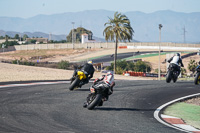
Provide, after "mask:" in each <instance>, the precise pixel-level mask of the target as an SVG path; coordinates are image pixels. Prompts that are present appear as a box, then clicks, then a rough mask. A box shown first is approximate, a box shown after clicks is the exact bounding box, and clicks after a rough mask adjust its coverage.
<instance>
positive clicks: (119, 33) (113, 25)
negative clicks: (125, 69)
mask: <svg viewBox="0 0 200 133" xmlns="http://www.w3.org/2000/svg"><path fill="white" fill-rule="evenodd" d="M106 25H108V26H107V27H106V28H105V29H104V31H103V35H104V34H105V40H106V41H108V40H111V41H113V40H114V41H115V44H116V45H115V56H114V73H116V60H117V47H118V42H119V41H124V42H125V41H126V40H128V41H129V42H130V40H132V36H133V33H134V30H133V29H132V27H131V25H130V21H129V19H128V18H127V17H126V15H122V14H121V13H118V12H115V14H114V19H112V18H109V22H107V23H105V24H104V26H106Z"/></svg>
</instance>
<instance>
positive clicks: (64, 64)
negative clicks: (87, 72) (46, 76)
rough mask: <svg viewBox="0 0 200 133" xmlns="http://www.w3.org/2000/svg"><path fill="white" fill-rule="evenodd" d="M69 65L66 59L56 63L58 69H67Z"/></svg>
mask: <svg viewBox="0 0 200 133" xmlns="http://www.w3.org/2000/svg"><path fill="white" fill-rule="evenodd" d="M68 67H69V62H68V61H63V60H62V61H61V62H59V63H58V69H67V68H68Z"/></svg>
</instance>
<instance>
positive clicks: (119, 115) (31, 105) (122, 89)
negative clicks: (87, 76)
mask: <svg viewBox="0 0 200 133" xmlns="http://www.w3.org/2000/svg"><path fill="white" fill-rule="evenodd" d="M20 83H21V82H20ZM2 84H7V83H0V85H2ZM90 85H91V83H89V84H87V85H85V86H83V87H82V88H81V89H78V90H75V91H69V90H68V87H69V84H67V83H60V84H51V85H32V86H18V87H17V86H16V87H7V88H3V87H2V88H0V103H1V104H0V132H1V133H10V132H17V133H41V132H42V133H43V132H44V133H73V132H75V133H95V132H97V133H179V132H181V131H179V130H176V129H173V128H170V127H167V126H165V125H163V124H161V123H159V122H158V121H157V120H156V119H155V118H154V116H153V113H154V111H155V109H156V108H158V107H159V106H161V105H162V104H164V103H166V102H169V101H171V100H174V99H176V98H179V97H183V96H186V95H191V94H195V93H200V86H197V85H194V83H193V82H192V81H191V82H189V81H178V82H177V83H169V84H167V83H166V82H165V81H125V80H117V81H116V87H115V88H114V93H113V94H112V95H111V96H110V99H109V101H107V102H105V103H104V105H103V106H102V107H97V108H96V109H95V110H87V109H85V108H83V107H82V105H83V102H84V101H85V99H86V97H87V94H88V93H89V90H88V88H89V86H90Z"/></svg>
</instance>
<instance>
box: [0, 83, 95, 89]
mask: <svg viewBox="0 0 200 133" xmlns="http://www.w3.org/2000/svg"><path fill="white" fill-rule="evenodd" d="M89 82H91V83H93V81H89ZM64 83H70V81H52V82H33V83H23V84H7V85H0V88H8V87H18V86H32V85H50V84H64Z"/></svg>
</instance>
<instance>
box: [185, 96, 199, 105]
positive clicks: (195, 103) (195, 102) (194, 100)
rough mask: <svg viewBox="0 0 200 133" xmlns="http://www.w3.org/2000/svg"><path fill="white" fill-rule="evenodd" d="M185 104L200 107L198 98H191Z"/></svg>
mask: <svg viewBox="0 0 200 133" xmlns="http://www.w3.org/2000/svg"><path fill="white" fill-rule="evenodd" d="M185 102H186V103H189V104H194V105H198V106H200V97H196V98H192V99H189V100H187V101H185Z"/></svg>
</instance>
